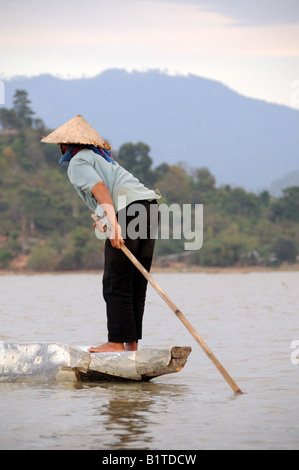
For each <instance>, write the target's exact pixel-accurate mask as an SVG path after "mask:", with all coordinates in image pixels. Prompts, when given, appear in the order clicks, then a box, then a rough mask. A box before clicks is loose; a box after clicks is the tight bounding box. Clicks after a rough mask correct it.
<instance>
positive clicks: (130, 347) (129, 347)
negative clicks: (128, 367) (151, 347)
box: [124, 341, 138, 351]
mask: <svg viewBox="0 0 299 470" xmlns="http://www.w3.org/2000/svg"><path fill="white" fill-rule="evenodd" d="M124 348H125V351H137V349H138V343H137V341H131V342H130V343H124Z"/></svg>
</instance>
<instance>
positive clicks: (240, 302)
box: [0, 271, 299, 451]
mask: <svg viewBox="0 0 299 470" xmlns="http://www.w3.org/2000/svg"><path fill="white" fill-rule="evenodd" d="M153 277H154V279H155V280H156V281H157V282H158V284H159V285H160V286H161V287H162V289H163V290H164V291H165V292H166V293H167V294H168V296H169V297H170V298H171V299H172V300H173V301H174V302H175V304H176V305H177V306H178V307H179V308H180V309H181V310H182V312H183V313H184V314H185V316H186V317H187V319H188V320H189V321H190V323H191V324H192V326H193V327H194V328H195V329H196V331H197V332H198V334H199V335H200V336H201V337H202V338H203V339H204V341H205V342H206V343H207V345H208V346H209V348H210V349H211V350H212V351H213V352H214V354H215V355H216V357H217V358H218V359H219V361H220V362H221V363H222V364H223V366H224V367H225V368H226V369H227V370H228V371H229V373H230V375H231V376H232V377H233V378H234V380H235V381H236V382H237V384H238V385H239V387H240V388H241V389H242V390H243V391H244V394H243V395H238V396H235V395H234V394H233V392H232V390H231V388H230V387H229V386H228V384H227V383H226V381H225V380H224V379H223V377H222V375H220V373H219V372H218V370H217V369H216V368H215V366H214V365H213V364H212V362H211V361H210V360H209V359H208V358H207V357H206V355H205V354H204V352H203V351H202V350H201V348H200V347H199V345H198V344H197V343H196V342H195V340H194V339H193V337H192V336H191V335H190V333H189V332H188V330H187V329H186V328H185V327H184V325H183V324H182V323H181V322H180V321H179V320H178V318H177V317H176V316H175V315H174V313H173V312H172V311H171V310H170V309H169V307H168V306H167V305H166V304H165V303H164V302H163V300H162V299H161V297H160V296H159V295H158V294H157V293H156V291H155V290H153V288H152V287H151V286H149V289H148V296H147V308H146V313H145V321H144V339H143V341H142V342H141V344H140V347H149V346H159V347H164V346H167V347H168V346H171V345H179V346H184V345H189V346H192V353H191V355H190V356H189V358H188V362H187V364H186V366H185V368H184V369H183V370H182V371H181V372H180V373H177V374H172V375H168V376H163V377H160V378H156V379H154V380H153V381H151V382H149V383H101V384H88V383H77V384H61V383H57V384H52V385H51V384H49V385H40V384H39V385H32V384H31V385H30V384H1V385H0V397H1V399H0V449H33V450H35V449H53V450H55V449H58V450H59V449H78V450H81V449H82V450H87V449H105V450H111V451H112V450H113V449H121V450H124V449H127V450H129V449H143V450H144V449H147V450H154V449H157V450H159V449H162V450H166V449H168V450H180V449H182V450H183V449H185V450H207V449H299V399H298V395H299V394H298V392H299V272H281V271H279V272H255V273H244V274H238V273H233V274H231V273H215V274H207V273H173V274H169V273H165V274H161V273H157V274H153ZM0 322H1V330H0V339H1V340H17V341H54V342H56V341H59V342H62V343H69V344H73V345H76V344H80V345H82V344H85V345H88V344H90V345H92V344H97V343H99V342H101V341H106V319H105V306H104V302H103V300H102V295H101V274H61V275H41V276H37V275H32V276H30V275H28V276H26V275H8V276H0ZM296 340H297V341H298V342H297V343H296V342H295V341H296Z"/></svg>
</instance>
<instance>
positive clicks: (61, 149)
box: [59, 144, 68, 155]
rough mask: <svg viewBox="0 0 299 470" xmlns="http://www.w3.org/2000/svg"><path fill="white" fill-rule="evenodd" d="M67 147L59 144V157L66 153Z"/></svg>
mask: <svg viewBox="0 0 299 470" xmlns="http://www.w3.org/2000/svg"><path fill="white" fill-rule="evenodd" d="M67 148H68V146H67V145H65V144H59V150H60V153H61V155H63V154H64V153H65V152H66V151H67Z"/></svg>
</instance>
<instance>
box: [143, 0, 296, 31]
mask: <svg viewBox="0 0 299 470" xmlns="http://www.w3.org/2000/svg"><path fill="white" fill-rule="evenodd" d="M151 1H152V2H162V3H165V2H168V3H169V4H171V3H181V4H190V5H194V6H197V7H198V8H199V9H201V10H203V11H210V12H217V13H220V14H222V15H224V16H227V17H228V18H231V19H233V20H234V21H235V22H236V24H238V25H243V26H253V25H256V26H262V25H264V26H266V25H275V24H290V23H299V2H298V0H250V1H243V0H151Z"/></svg>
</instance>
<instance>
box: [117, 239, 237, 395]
mask: <svg viewBox="0 0 299 470" xmlns="http://www.w3.org/2000/svg"><path fill="white" fill-rule="evenodd" d="M121 250H122V252H123V253H125V255H126V256H127V257H128V258H129V259H130V260H131V261H132V263H133V264H134V265H135V266H136V268H137V269H138V270H139V271H140V272H141V273H142V274H143V276H144V277H145V278H146V279H147V280H148V282H149V283H150V284H151V285H152V286H153V287H154V289H155V290H156V291H157V292H158V294H159V295H160V296H161V297H162V299H164V300H165V302H166V303H167V305H168V306H169V307H170V308H171V310H172V311H173V312H174V313H175V314H176V316H177V317H178V318H179V319H180V320H181V322H182V323H183V324H184V325H185V327H186V328H187V330H188V331H189V332H190V333H191V335H192V336H193V338H194V339H195V340H196V341H197V343H198V344H199V345H200V347H201V348H202V349H203V350H204V352H205V353H206V355H207V356H208V357H209V358H210V359H211V361H212V362H213V363H214V365H215V366H216V367H217V369H218V370H219V372H220V373H221V374H222V375H223V377H224V378H225V380H226V381H227V383H228V384H229V385H230V386H231V388H232V389H233V391H234V392H235V393H236V394H242V393H243V392H242V390H241V389H240V388H239V387H238V385H237V384H236V382H235V381H234V380H233V379H232V377H231V376H230V375H229V373H228V372H227V371H226V370H225V368H224V367H223V366H222V364H221V363H220V362H219V361H218V359H217V358H216V357H215V356H214V354H213V353H212V351H211V350H210V349H209V348H208V346H207V345H206V343H205V342H204V341H203V340H202V338H201V337H200V336H199V334H198V333H197V332H196V331H195V329H194V328H193V326H192V325H191V324H190V323H189V321H188V320H187V318H186V317H185V315H183V313H182V312H181V311H180V310H179V309H178V308H177V306H176V305H175V304H174V303H173V302H172V300H171V299H170V298H169V297H168V295H166V294H165V292H164V291H163V290H162V289H161V287H160V286H159V285H158V284H157V283H156V281H154V279H153V278H152V276H151V275H150V274H149V272H148V271H147V270H146V269H145V268H144V267H143V266H142V264H141V263H140V262H139V261H138V260H137V258H136V257H135V256H134V255H133V254H132V253H131V251H130V250H129V249H128V248H127V247H126V246H125V245H124V244H123V243H122V244H121Z"/></svg>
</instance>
